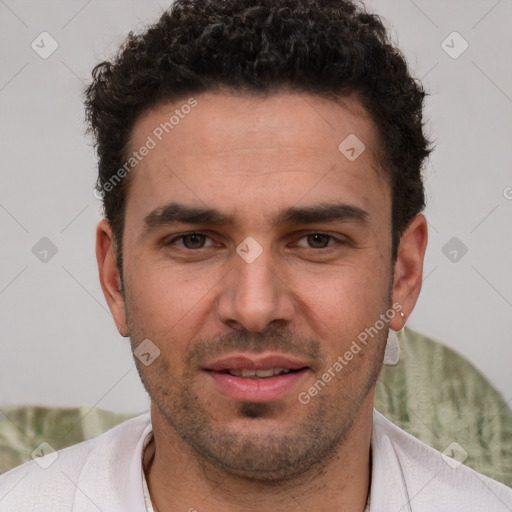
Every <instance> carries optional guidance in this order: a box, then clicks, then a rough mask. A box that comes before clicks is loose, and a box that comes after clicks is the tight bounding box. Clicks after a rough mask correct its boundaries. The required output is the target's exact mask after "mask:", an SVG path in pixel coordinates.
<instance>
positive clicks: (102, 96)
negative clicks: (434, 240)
mask: <svg viewBox="0 0 512 512" xmlns="http://www.w3.org/2000/svg"><path fill="white" fill-rule="evenodd" d="M423 98H424V92H423V90H422V88H421V87H420V85H419V84H418V83H416V82H415V81H414V80H413V79H412V78H411V76H410V75H409V73H408V70H407V66H406V64H405V61H404V59H403V57H402V56H401V54H400V53H399V51H398V50H397V49H396V48H394V47H393V46H392V45H391V44H390V43H389V41H388V40H387V36H386V33H385V30H384V28H383V25H382V23H381V22H380V20H379V18H378V17H377V16H374V15H371V14H368V13H366V12H365V11H364V10H363V9H362V8H360V7H356V6H355V5H354V4H352V3H350V2H341V1H340V0H336V1H334V0H329V1H328V0H323V1H322V2H311V1H308V0H286V1H282V2H279V3H276V2H273V1H271V0H265V1H263V2H257V3H256V2H253V1H251V0H225V1H222V2H220V1H218V2H211V1H207V0H181V1H177V2H176V3H175V4H173V6H172V8H171V9H170V10H169V11H168V12H166V13H164V15H163V16H162V17H161V19H160V20H159V21H158V23H156V24H155V25H153V26H152V27H150V28H149V29H148V30H147V31H146V32H144V33H143V34H141V35H133V34H131V35H130V36H129V38H128V40H127V42H126V43H125V45H124V46H123V48H122V49H121V51H120V53H119V54H118V56H117V57H116V58H115V59H114V60H113V61H112V62H104V63H102V64H100V65H99V66H97V67H96V68H95V70H94V73H93V82H92V84H91V85H90V86H89V87H88V89H87V93H86V108H87V115H88V120H89V122H90V127H91V131H92V133H93V134H94V136H95V138H96V142H97V151H98V157H99V179H98V194H99V195H100V196H101V197H103V201H104V210H105V219H104V220H102V221H101V222H100V224H99V225H98V228H97V245H96V252H97V259H98V266H99V274H100V280H101V285H102V288H103V291H104V294H105V298H106V300H107V302H108V305H109V307H110V310H111V312H112V315H113V317H114V320H115V322H116V325H117V327H118V329H119V332H120V333H121V334H122V335H123V336H129V337H130V340H131V343H132V349H133V352H134V356H135V358H134V360H135V363H136V365H137V368H138V371H139V374H140V376H141V379H142V381H143V383H144V385H145V387H146V390H147V391H148V393H149V396H150V398H151V411H150V414H145V415H143V416H141V417H138V418H136V419H134V420H130V421H128V422H126V423H124V424H122V425H120V426H119V427H117V428H115V429H113V430H110V431H109V432H107V433H105V434H104V435H102V436H100V437H98V438H97V439H95V440H92V441H89V442H87V443H82V444H79V445H76V446H74V447H71V448H69V449H66V450H63V451H62V452H60V454H59V458H58V459H57V460H56V461H55V462H54V463H53V464H52V465H51V466H50V467H49V468H48V469H46V470H43V469H41V467H40V465H36V464H35V463H29V464H26V465H23V466H20V467H18V468H16V469H15V470H13V471H11V472H9V473H7V474H6V475H4V476H3V477H1V478H0V510H1V511H4V510H5V511H17V510H19V511H21V510H23V511H25V510H54V511H58V510H74V511H89V510H103V511H109V512H110V511H134V512H135V511H137V512H142V511H144V510H155V511H159V512H167V511H179V510H184V511H186V510H188V511H195V510H197V511H235V510H236V511H240V510H247V511H248V510H256V509H257V510H265V511H267V510H268V511H281V510H290V509H299V510H302V509H303V510H308V511H323V510H328V509H329V510H346V511H357V512H360V511H363V510H372V511H386V512H388V511H393V512H394V511H396V512H398V511H415V512H416V511H436V512H437V511H448V510H450V511H454V510H464V511H483V510H492V511H505V510H512V491H511V490H510V489H508V488H507V487H506V486H504V485H502V484H499V483H497V482H495V481H493V480H490V479H488V478H486V477H484V476H482V475H479V474H478V473H475V472H474V471H472V470H470V469H469V468H466V467H464V466H459V465H456V464H453V463H448V462H447V460H445V458H443V456H441V454H440V453H438V452H436V451H435V450H433V449H431V448H429V447H427V446H426V445H424V444H423V443H421V442H420V441H418V440H416V439H414V438H413V437H411V436H409V435H408V434H406V433H405V432H403V431H401V430H400V429H398V428H397V427H395V426H394V425H393V424H391V423H390V422H389V421H387V420H386V419H385V418H384V417H382V416H381V415H379V414H378V413H377V412H376V411H374V410H373V400H374V394H375V384H376V379H377V376H378V374H379V371H380V368H381V365H382V363H383V359H384V357H385V354H386V358H388V359H389V358H391V359H392V358H393V356H394V355H395V356H396V342H395V341H394V340H396V338H395V337H394V336H393V334H391V336H388V331H389V329H391V330H392V331H391V333H392V332H393V331H398V330H400V329H402V328H403V326H404V325H405V323H406V321H407V317H408V315H410V313H411V311H412V310H413V308H414V306H415V303H416V300H417V298H418V295H419V292H420V287H421V280H422V267H423V257H424V253H425V247H426V243H427V227H426V220H425V218H424V217H423V216H422V215H421V213H420V212H421V211H422V209H423V207H424V194H423V185H422V181H421V174H420V172H421V168H422V164H423V161H424V159H425V158H426V156H427V155H428V153H429V147H428V142H427V141H426V139H425V137H424V134H423V131H422V102H423ZM371 329H373V331H371V332H372V333H374V334H373V335H372V336H371V337H368V336H366V338H365V337H364V336H362V333H365V332H369V330H371ZM387 340H389V341H388V343H387ZM387 345H388V348H387V350H386V346H387ZM394 352H395V354H394ZM451 462H453V461H451Z"/></svg>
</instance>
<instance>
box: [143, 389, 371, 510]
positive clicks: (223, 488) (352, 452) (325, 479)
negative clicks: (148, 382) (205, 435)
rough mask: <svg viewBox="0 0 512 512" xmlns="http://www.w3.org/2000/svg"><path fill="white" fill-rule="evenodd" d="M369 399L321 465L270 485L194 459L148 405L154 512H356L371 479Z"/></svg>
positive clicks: (362, 505)
mask: <svg viewBox="0 0 512 512" xmlns="http://www.w3.org/2000/svg"><path fill="white" fill-rule="evenodd" d="M369 395H372V396H368V397H367V400H365V402H364V403H363V404H362V406H361V408H360V410H359V411H358V414H357V416H356V418H355V420H354V423H353V425H352V427H351V429H350V432H349V434H348V435H347V437H346V438H345V440H344V442H343V443H342V444H341V445H340V446H339V447H338V449H337V451H336V453H335V454H334V455H333V456H332V457H331V458H330V459H329V460H328V461H326V462H325V464H319V465H317V466H315V467H312V468H311V469H310V470H309V471H308V472H307V473H306V474H303V475H301V476H299V477H295V478H294V479H292V480H287V481H280V482H272V483H269V482H261V481H258V480H251V479H248V478H241V477H238V476H234V475H232V474H229V473H227V472H224V471H223V470H220V469H219V468H218V467H214V466H212V465H211V464H210V463H207V462H205V461H204V460H202V459H199V458H198V456H197V455H196V454H195V452H193V451H192V450H191V449H190V448H189V447H188V445H186V444H185V443H184V442H183V441H182V440H181V439H180V438H179V437H178V436H177V435H176V434H175V432H174V431H173V429H172V428H171V427H170V426H169V425H168V423H167V422H166V420H165V419H164V418H162V417H161V415H160V414H159V411H158V410H157V408H156V407H155V406H154V405H152V407H151V417H152V423H153V434H154V438H153V441H152V446H148V450H147V454H146V456H145V461H146V463H148V466H149V467H147V466H146V479H147V481H148V488H149V491H150V494H151V499H152V502H153V504H154V506H155V512H173V511H175V510H188V511H190V512H194V510H196V511H197V510H208V511H209V512H217V511H218V512H221V511H222V512H235V511H236V512H240V511H252V510H255V509H257V510H258V511H261V512H267V511H268V512H271V511H272V512H282V511H283V512H284V511H289V510H290V504H291V505H293V507H294V508H299V509H302V508H303V509H304V510H308V511H310V512H315V511H321V510H328V509H333V508H335V507H336V505H338V506H339V508H340V510H344V511H347V512H362V511H363V510H364V508H365V505H366V501H367V497H368V493H369V486H370V478H371V475H370V465H371V461H370V442H371V433H372V417H373V394H372V393H370V394H369ZM297 505H299V506H298V507H297Z"/></svg>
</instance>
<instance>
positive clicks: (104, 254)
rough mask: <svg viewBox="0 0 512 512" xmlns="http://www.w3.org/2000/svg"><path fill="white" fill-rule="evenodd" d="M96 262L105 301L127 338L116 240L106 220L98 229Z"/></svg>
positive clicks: (119, 328)
mask: <svg viewBox="0 0 512 512" xmlns="http://www.w3.org/2000/svg"><path fill="white" fill-rule="evenodd" d="M96 260H97V262H98V272H99V278H100V283H101V288H102V290H103V295H104V296H105V300H106V301H107V304H108V307H109V309H110V312H111V313H112V316H113V317H114V322H115V323H116V326H117V329H118V331H119V333H120V334H121V335H122V336H127V334H126V333H127V332H128V329H127V325H126V311H125V303H124V296H123V293H122V288H121V278H120V275H119V269H118V268H117V260H116V254H115V245H114V238H113V233H112V228H111V226H110V224H109V222H108V221H107V220H106V219H102V220H101V221H100V222H99V223H98V226H97V228H96Z"/></svg>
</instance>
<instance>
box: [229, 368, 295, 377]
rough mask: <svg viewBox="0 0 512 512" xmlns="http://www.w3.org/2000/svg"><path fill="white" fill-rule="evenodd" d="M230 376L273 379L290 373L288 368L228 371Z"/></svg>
mask: <svg viewBox="0 0 512 512" xmlns="http://www.w3.org/2000/svg"><path fill="white" fill-rule="evenodd" d="M228 373H229V374H230V375H233V376H234V377H253V378H255V377H257V378H260V379H265V378H268V377H273V376H274V375H281V374H285V373H290V370H289V369H288V368H268V369H267V370H246V369H242V370H228Z"/></svg>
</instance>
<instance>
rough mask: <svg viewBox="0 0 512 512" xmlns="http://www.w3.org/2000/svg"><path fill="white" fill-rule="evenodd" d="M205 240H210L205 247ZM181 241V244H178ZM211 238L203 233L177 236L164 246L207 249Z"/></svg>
mask: <svg viewBox="0 0 512 512" xmlns="http://www.w3.org/2000/svg"><path fill="white" fill-rule="evenodd" d="M207 240H210V244H208V245H206V242H207ZM179 241H181V243H179ZM211 242H212V240H211V238H210V237H209V236H206V235H205V234H203V233H196V232H192V233H185V234H184V235H180V236H177V237H176V238H173V239H172V240H171V241H170V242H168V244H166V245H173V244H174V245H178V246H179V247H184V248H185V249H203V248H204V247H208V246H209V245H211Z"/></svg>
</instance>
